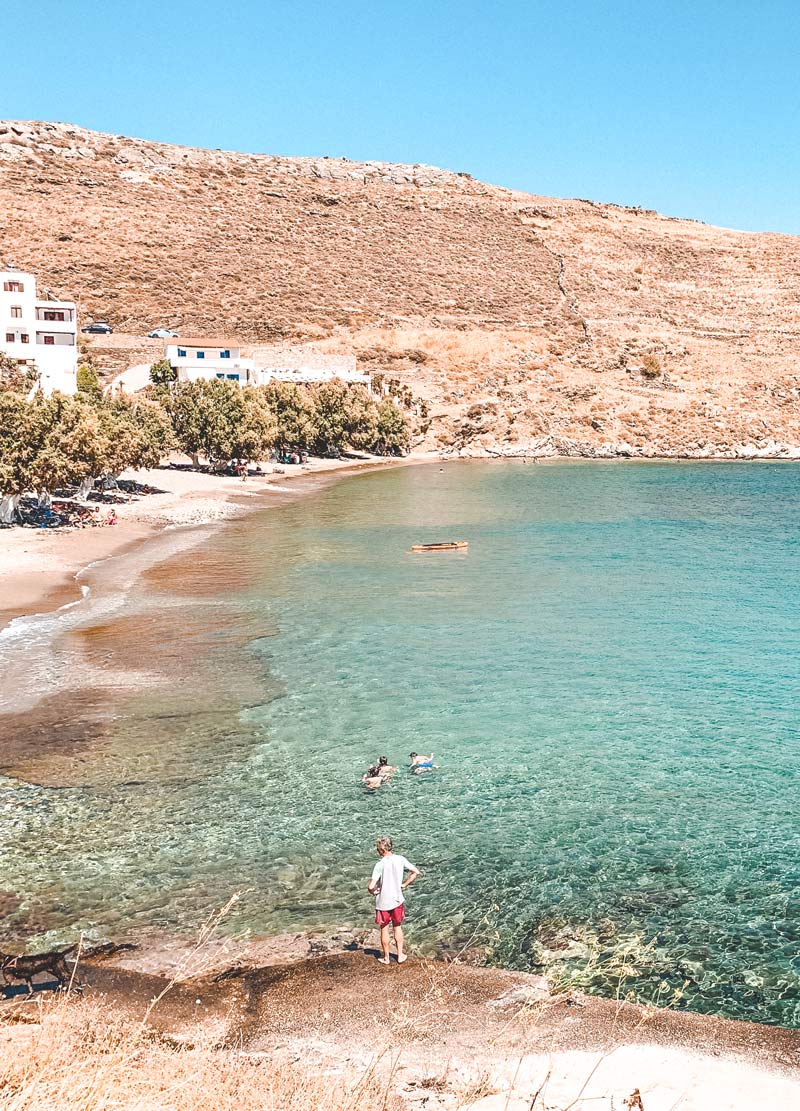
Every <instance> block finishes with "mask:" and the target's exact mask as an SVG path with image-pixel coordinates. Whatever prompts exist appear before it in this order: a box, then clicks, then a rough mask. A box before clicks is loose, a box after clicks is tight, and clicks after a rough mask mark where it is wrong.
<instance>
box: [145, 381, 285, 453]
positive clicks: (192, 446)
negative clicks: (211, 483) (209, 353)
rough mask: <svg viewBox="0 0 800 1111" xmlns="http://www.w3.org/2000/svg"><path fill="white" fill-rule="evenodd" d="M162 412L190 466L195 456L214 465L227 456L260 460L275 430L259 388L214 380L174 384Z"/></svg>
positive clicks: (270, 444) (270, 412)
mask: <svg viewBox="0 0 800 1111" xmlns="http://www.w3.org/2000/svg"><path fill="white" fill-rule="evenodd" d="M167 410H168V412H169V415H170V418H171V420H172V427H173V430H174V432H175V437H176V441H177V443H178V446H179V448H180V450H181V451H183V452H185V453H186V454H187V455H188V456H189V457H190V458H191V460H192V462H193V463H194V465H195V466H197V465H198V458H199V456H200V455H204V456H205V457H206V458H207V459H208V461H209V462H210V463H211V464H212V465H214V466H218V465H220V464H227V463H229V462H230V461H231V459H241V460H250V459H262V458H264V457H265V455H266V454H267V453H268V451H269V449H270V448H271V446H272V444H273V443H274V439H275V434H276V431H277V426H276V422H275V417H274V413H273V411H272V409H271V408H270V407H269V405H268V404H267V401H266V399H265V398H264V397H263V395H262V393H261V391H260V390H255V389H252V388H245V389H241V388H240V387H239V386H237V385H234V383H233V382H226V381H222V380H220V379H216V378H212V379H207V380H202V379H201V380H198V381H196V382H178V383H177V384H176V386H175V388H174V390H173V391H172V394H171V396H170V398H169V400H168V402H167Z"/></svg>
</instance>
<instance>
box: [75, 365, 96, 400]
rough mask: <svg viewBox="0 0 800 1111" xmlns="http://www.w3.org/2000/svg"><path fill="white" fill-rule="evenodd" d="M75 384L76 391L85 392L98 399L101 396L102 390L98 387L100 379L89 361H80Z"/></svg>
mask: <svg viewBox="0 0 800 1111" xmlns="http://www.w3.org/2000/svg"><path fill="white" fill-rule="evenodd" d="M76 384H77V387H78V393H82V394H86V395H87V396H88V397H92V398H96V399H98V400H99V399H100V398H101V397H102V396H103V391H102V389H101V388H100V380H99V379H98V377H97V371H96V370H95V369H94V367H93V366H92V364H91V363H81V365H80V366H79V367H78V373H77V375H76Z"/></svg>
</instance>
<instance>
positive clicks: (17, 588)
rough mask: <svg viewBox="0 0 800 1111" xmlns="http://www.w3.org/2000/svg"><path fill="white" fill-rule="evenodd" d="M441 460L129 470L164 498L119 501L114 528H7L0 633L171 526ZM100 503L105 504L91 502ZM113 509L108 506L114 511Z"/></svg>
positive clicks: (71, 596) (47, 608) (75, 594)
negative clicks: (258, 469)
mask: <svg viewBox="0 0 800 1111" xmlns="http://www.w3.org/2000/svg"><path fill="white" fill-rule="evenodd" d="M435 458H436V457H435V456H428V455H410V456H407V457H405V458H403V459H385V458H381V457H379V456H360V457H350V458H345V459H313V460H311V461H310V462H309V463H308V464H307V465H303V466H286V467H277V466H274V465H270V464H267V465H266V466H265V467H264V474H263V475H253V474H251V475H249V476H248V478H247V479H246V480H245V481H242V480H241V479H240V478H235V477H232V476H225V475H212V474H207V473H204V472H202V471H194V470H190V469H188V468H187V467H186V465H185V463H184V462H183V460H182V458H180V457H176V458H175V462H176V464H177V466H171V465H170V464H165V465H163V466H161V467H158V468H154V469H152V470H140V471H131V472H126V473H125V474H123V475H121V476H120V477H121V478H122V479H129V480H132V481H135V482H137V483H139V484H140V485H143V486H145V485H146V486H152V487H153V488H154V489H156V490H158V491H159V492H158V493H154V494H146V495H142V496H140V497H136V498H133V499H131V501H130V502H128V503H114V504H113V508H114V510H115V511H116V514H117V517H118V521H117V524H115V525H112V526H105V527H102V528H83V529H80V528H79V529H72V528H67V529H33V528H10V529H3V530H2V531H0V629H2V628H3V626H5V625H7V624H8V622H9V621H11V620H13V619H14V618H15V617H19V616H21V615H23V614H25V615H27V614H32V613H47V612H51V611H52V610H55V609H58V608H59V607H60V606H63V605H68V604H69V603H70V602H74V601H77V600H78V599H79V598H80V596H81V591H80V586H79V584H78V582H77V580H76V576H77V575H78V574H79V573H80V571H81V570H83V569H84V568H85V567H87V566H88V565H89V564H91V563H94V562H96V561H98V560H103V559H107V558H108V557H109V556H112V555H118V554H120V553H121V552H123V551H125V550H126V549H129V548H132V547H134V546H136V545H139V544H141V543H142V542H143V541H146V540H147V539H148V538H150V537H152V536H154V535H155V534H156V533H157V532H159V531H160V530H162V529H164V528H166V527H168V526H181V525H183V526H191V525H199V524H205V523H209V522H214V521H222V520H225V519H226V518H230V517H233V516H237V515H239V514H243V513H246V512H247V511H248V509H250V508H255V507H256V506H257V507H258V508H263V507H264V506H265V505H269V504H270V503H272V504H281V503H282V502H284V501H285V500H286V497H287V495H288V494H289V493H291V495H292V496H294V497H297V496H300V495H301V494H302V493H304V492H306V491H308V490H311V489H315V488H316V487H317V486H318V484H319V482H320V481H322V480H325V479H331V478H333V477H338V476H342V475H345V474H350V473H355V472H357V471H364V470H371V469H374V468H376V467H388V466H402V465H409V464H413V463H424V462H430V461H432V460H433V459H435ZM90 504H95V505H96V504H98V503H90ZM109 508H111V506H110V505H103V506H101V510H102V513H103V514H105V513H107V511H108V509H109Z"/></svg>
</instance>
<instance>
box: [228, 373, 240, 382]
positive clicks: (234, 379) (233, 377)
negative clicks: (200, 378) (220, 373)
mask: <svg viewBox="0 0 800 1111" xmlns="http://www.w3.org/2000/svg"><path fill="white" fill-rule="evenodd" d="M225 377H226V378H227V379H228V381H229V382H238V381H239V375H238V374H227V375H226V376H225Z"/></svg>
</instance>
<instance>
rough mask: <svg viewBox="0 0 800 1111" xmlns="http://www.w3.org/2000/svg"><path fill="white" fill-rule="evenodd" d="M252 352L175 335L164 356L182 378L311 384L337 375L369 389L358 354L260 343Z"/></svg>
mask: <svg viewBox="0 0 800 1111" xmlns="http://www.w3.org/2000/svg"><path fill="white" fill-rule="evenodd" d="M253 354H254V356H255V358H252V359H250V358H248V359H245V358H242V351H241V347H239V346H238V345H237V344H235V343H233V342H231V341H229V340H202V339H175V340H172V341H170V343H168V344H167V347H166V350H165V352H164V358H165V359H166V360H167V362H168V363H169V364H170V366H171V367H172V368H173V370H175V371H176V372H177V375H178V381H179V382H195V381H197V379H198V378H223V379H225V380H226V381H229V382H238V383H239V385H240V386H247V385H250V386H264V385H266V383H267V382H296V383H297V384H298V385H310V384H311V383H314V382H331V381H333V379H334V378H338V379H340V380H341V381H342V382H349V383H351V384H355V385H360V386H366V387H367V389H370V376H369V374H368V373H367V372H366V371H360V370H359V369H358V368H357V366H356V357H355V355H324V354H322V353H321V352H319V351H313V350H310V349H307V348H306V349H303V348H301V347H296V348H290V347H285V348H280V347H275V348H270V347H257V348H255V350H254V352H253Z"/></svg>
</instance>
